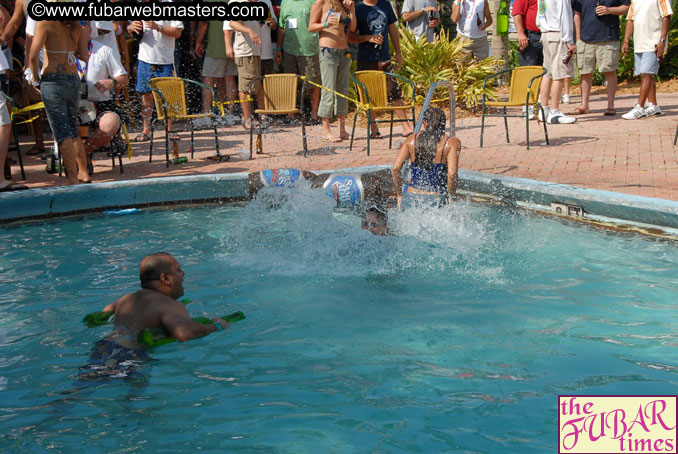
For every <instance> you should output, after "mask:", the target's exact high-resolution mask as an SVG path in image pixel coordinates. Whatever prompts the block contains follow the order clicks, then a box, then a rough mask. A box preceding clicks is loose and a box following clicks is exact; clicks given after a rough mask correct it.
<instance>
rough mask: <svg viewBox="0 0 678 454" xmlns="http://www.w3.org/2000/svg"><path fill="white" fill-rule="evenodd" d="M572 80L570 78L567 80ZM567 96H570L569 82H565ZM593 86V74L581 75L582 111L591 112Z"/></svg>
mask: <svg viewBox="0 0 678 454" xmlns="http://www.w3.org/2000/svg"><path fill="white" fill-rule="evenodd" d="M565 80H566V81H568V80H570V79H569V78H567V79H565ZM565 84H566V85H565V86H566V88H565V94H568V93H569V91H568V89H567V85H568V82H565ZM592 85H593V74H582V75H581V108H582V110H589V99H590V97H591V86H592Z"/></svg>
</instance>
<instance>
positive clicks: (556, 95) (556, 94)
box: [549, 79, 564, 111]
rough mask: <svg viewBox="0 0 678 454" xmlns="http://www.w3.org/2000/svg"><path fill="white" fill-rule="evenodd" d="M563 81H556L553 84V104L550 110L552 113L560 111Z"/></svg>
mask: <svg viewBox="0 0 678 454" xmlns="http://www.w3.org/2000/svg"><path fill="white" fill-rule="evenodd" d="M563 84H564V82H563V79H559V80H554V81H553V83H552V84H551V104H550V105H549V108H550V109H551V111H554V110H558V109H560V94H561V93H562V91H563Z"/></svg>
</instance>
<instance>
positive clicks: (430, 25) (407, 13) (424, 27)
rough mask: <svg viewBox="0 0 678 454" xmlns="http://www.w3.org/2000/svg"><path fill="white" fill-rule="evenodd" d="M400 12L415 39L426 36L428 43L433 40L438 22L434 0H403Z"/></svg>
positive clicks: (436, 6)
mask: <svg viewBox="0 0 678 454" xmlns="http://www.w3.org/2000/svg"><path fill="white" fill-rule="evenodd" d="M402 14H403V20H404V21H405V22H406V23H407V28H408V29H410V31H412V33H414V37H415V39H419V38H420V37H421V36H426V39H427V40H428V42H429V43H432V42H433V41H434V40H435V37H436V36H435V34H436V27H437V26H438V25H439V24H440V15H439V13H438V5H437V4H436V2H435V0H405V4H404V5H403V11H402Z"/></svg>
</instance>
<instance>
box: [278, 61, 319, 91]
mask: <svg viewBox="0 0 678 454" xmlns="http://www.w3.org/2000/svg"><path fill="white" fill-rule="evenodd" d="M283 72H285V73H289V74H299V75H300V76H306V77H307V78H308V80H310V81H311V82H313V83H316V84H318V85H320V59H319V57H318V55H313V56H312V57H304V56H303V55H292V54H285V55H284V58H283Z"/></svg>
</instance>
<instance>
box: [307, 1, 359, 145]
mask: <svg viewBox="0 0 678 454" xmlns="http://www.w3.org/2000/svg"><path fill="white" fill-rule="evenodd" d="M356 27H357V20H356V12H355V4H354V3H353V0H344V1H343V3H342V2H340V1H339V0H316V2H315V3H314V4H313V7H312V8H311V18H310V20H309V24H308V30H309V31H310V32H312V33H315V32H320V42H319V44H320V76H321V78H322V85H323V87H327V88H329V89H330V90H333V91H336V92H337V93H340V94H342V95H344V96H348V80H349V77H350V72H351V58H350V54H349V53H348V32H349V31H351V32H353V31H355V30H356ZM333 112H334V113H335V114H336V115H337V118H338V120H339V136H338V137H334V136H333V135H332V131H331V129H330V117H331V116H332V113H333ZM346 114H348V100H347V99H346V98H344V97H341V96H336V95H335V94H334V93H332V92H331V91H329V90H323V91H322V92H321V93H320V105H319V106H318V116H319V117H320V118H321V120H322V124H323V132H324V135H325V140H327V141H328V142H331V143H336V142H340V141H342V140H344V139H347V138H348V137H349V134H348V132H347V131H346Z"/></svg>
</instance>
